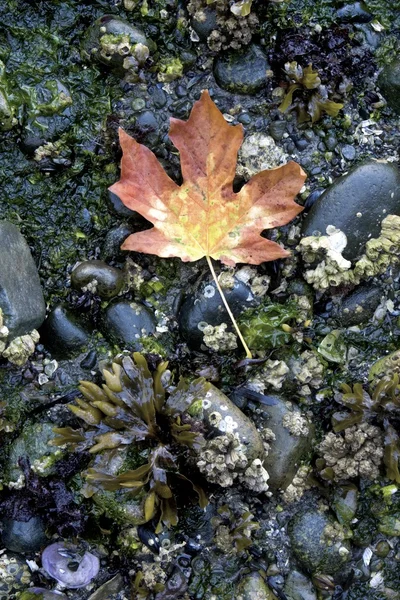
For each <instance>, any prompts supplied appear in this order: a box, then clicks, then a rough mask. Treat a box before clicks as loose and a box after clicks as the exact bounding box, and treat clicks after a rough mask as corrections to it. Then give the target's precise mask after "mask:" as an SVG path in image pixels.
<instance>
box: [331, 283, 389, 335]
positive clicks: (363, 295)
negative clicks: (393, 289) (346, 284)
mask: <svg viewBox="0 0 400 600" xmlns="http://www.w3.org/2000/svg"><path fill="white" fill-rule="evenodd" d="M381 299H382V290H381V288H379V287H377V286H373V285H371V284H370V283H365V284H362V285H359V286H358V287H356V289H355V290H353V291H352V292H351V293H350V294H349V295H348V296H346V297H345V298H344V299H343V300H342V301H341V303H340V305H339V306H338V307H337V309H336V310H335V312H334V316H335V317H336V318H337V319H338V320H339V321H340V324H341V325H342V326H343V327H350V326H352V325H359V324H360V323H367V322H369V321H370V320H371V319H372V317H373V316H374V313H375V310H376V309H377V307H378V305H379V303H380V302H381Z"/></svg>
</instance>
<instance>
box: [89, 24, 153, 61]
mask: <svg viewBox="0 0 400 600" xmlns="http://www.w3.org/2000/svg"><path fill="white" fill-rule="evenodd" d="M117 36H127V37H128V39H129V42H128V44H127V47H126V53H124V52H123V50H122V49H121V50H120V51H119V52H118V51H112V49H111V48H110V47H109V45H108V44H107V41H108V40H110V41H111V42H112V41H113V38H114V39H115V41H118V37H117ZM134 44H143V46H147V48H148V49H149V50H150V51H153V50H154V49H155V44H154V42H152V41H151V40H149V39H148V38H146V36H145V34H144V32H143V31H142V30H141V29H139V28H138V27H136V26H135V25H132V24H131V23H128V22H126V21H123V20H122V19H119V18H118V17H116V16H114V15H103V16H102V17H100V18H99V19H97V21H95V22H94V23H93V24H92V25H91V26H90V27H89V29H88V30H87V32H86V34H85V39H84V41H83V44H82V53H83V55H84V57H85V58H87V59H90V60H94V61H96V62H98V63H100V64H103V65H107V66H111V67H122V65H123V62H124V59H125V58H126V57H127V56H130V46H131V45H134ZM107 46H108V48H107Z"/></svg>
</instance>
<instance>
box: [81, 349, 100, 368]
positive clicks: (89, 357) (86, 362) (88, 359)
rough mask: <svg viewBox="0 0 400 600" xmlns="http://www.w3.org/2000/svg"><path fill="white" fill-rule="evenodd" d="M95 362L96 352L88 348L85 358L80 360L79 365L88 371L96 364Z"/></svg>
mask: <svg viewBox="0 0 400 600" xmlns="http://www.w3.org/2000/svg"><path fill="white" fill-rule="evenodd" d="M96 362H97V352H96V350H90V352H88V353H87V354H86V356H85V358H84V359H83V360H81V362H80V366H81V367H82V369H87V370H88V371H91V370H92V369H94V367H95V366H96Z"/></svg>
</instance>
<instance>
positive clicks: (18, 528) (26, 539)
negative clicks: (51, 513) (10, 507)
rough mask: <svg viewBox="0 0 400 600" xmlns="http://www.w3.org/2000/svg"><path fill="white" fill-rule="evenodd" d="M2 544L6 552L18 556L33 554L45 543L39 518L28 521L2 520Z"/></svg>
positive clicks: (42, 524) (43, 531) (43, 527)
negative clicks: (8, 551) (14, 553)
mask: <svg viewBox="0 0 400 600" xmlns="http://www.w3.org/2000/svg"><path fill="white" fill-rule="evenodd" d="M1 537H2V542H3V545H4V546H5V547H6V548H7V550H11V551H12V552H18V553H19V554H25V553H29V554H33V553H34V552H37V551H38V550H40V549H41V547H42V546H44V545H45V544H46V543H47V536H46V533H45V525H44V523H43V520H42V519H41V518H40V517H32V518H31V519H29V521H26V522H24V521H17V520H16V519H4V520H3V533H2V536H1Z"/></svg>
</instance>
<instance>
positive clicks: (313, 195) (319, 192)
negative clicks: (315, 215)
mask: <svg viewBox="0 0 400 600" xmlns="http://www.w3.org/2000/svg"><path fill="white" fill-rule="evenodd" d="M323 193H324V190H314V191H313V192H311V194H310V195H309V196H308V197H307V200H306V201H305V204H304V210H305V211H306V212H308V211H309V210H310V208H311V207H312V206H314V204H315V203H316V201H317V200H318V198H319V197H320V196H321V195H322V194H323Z"/></svg>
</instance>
